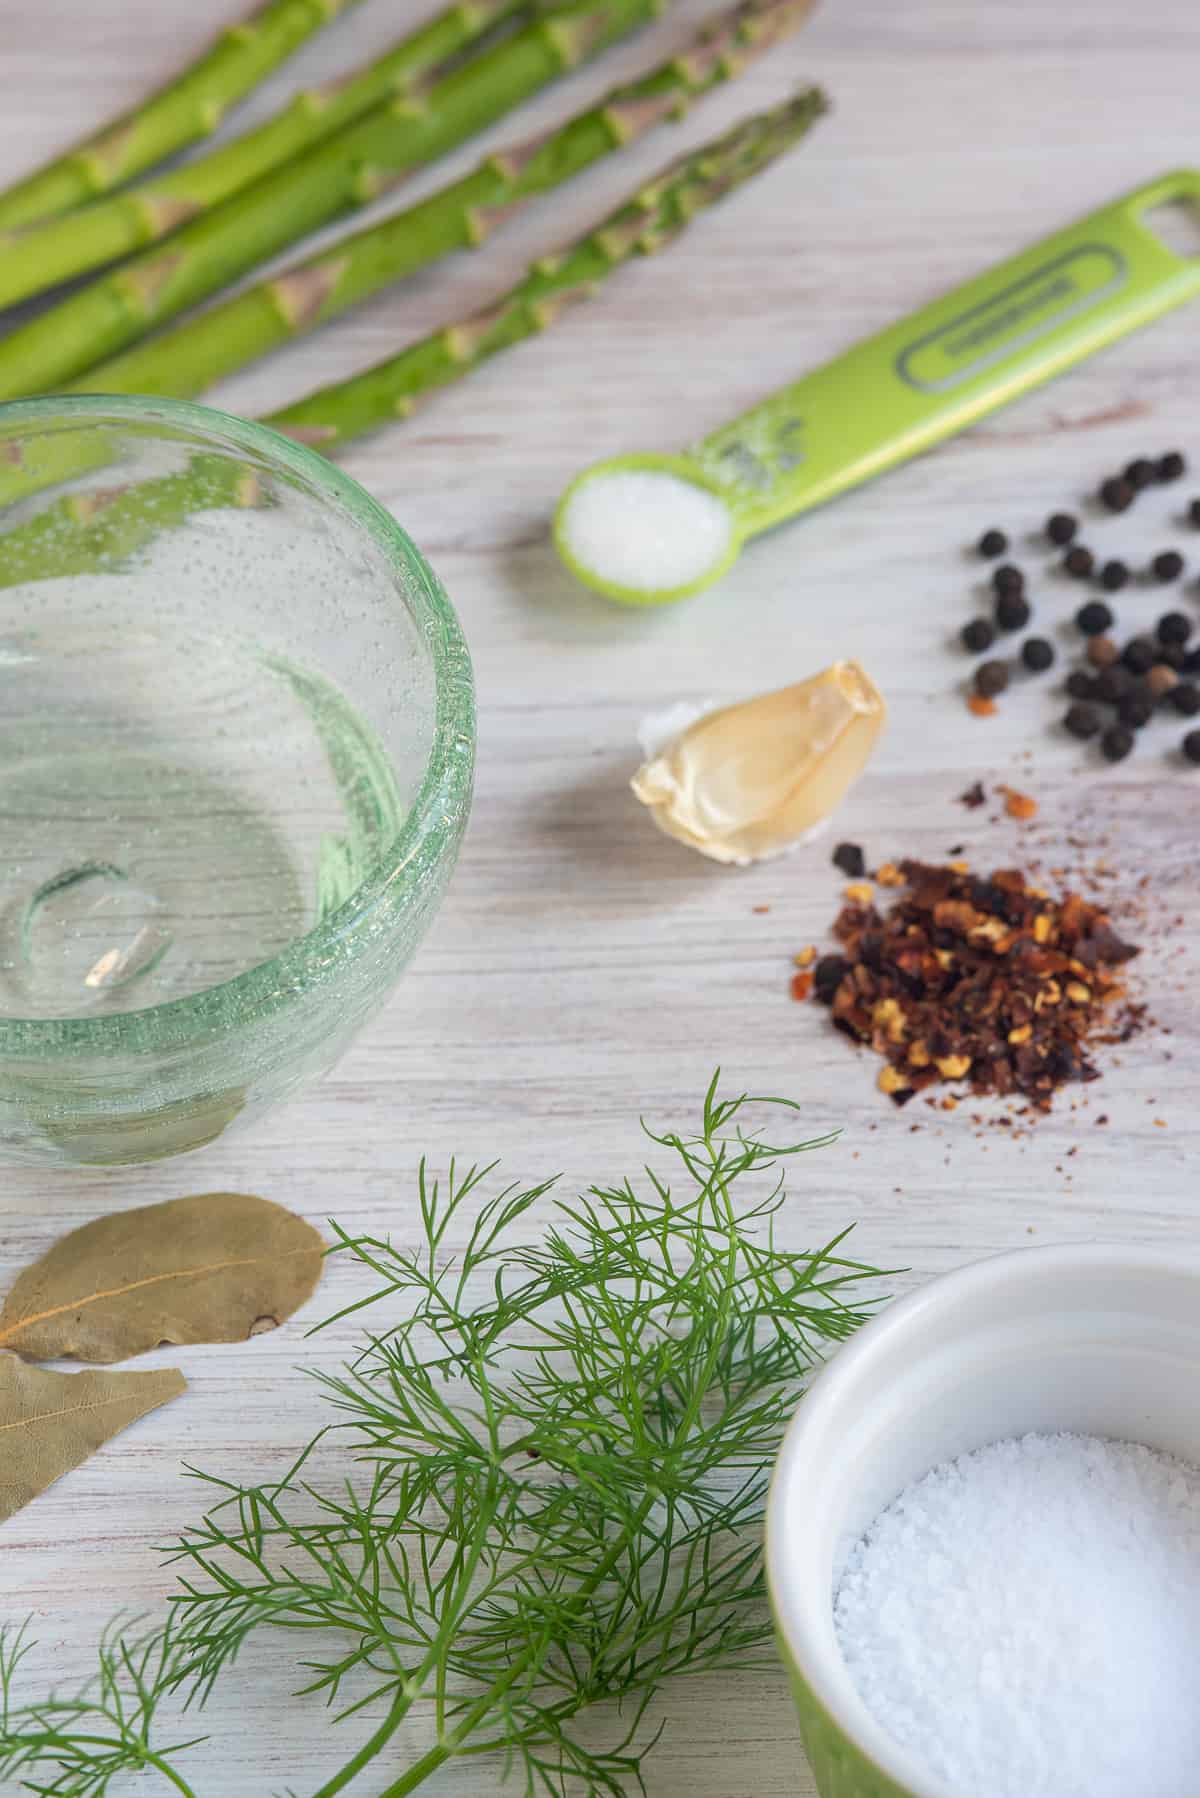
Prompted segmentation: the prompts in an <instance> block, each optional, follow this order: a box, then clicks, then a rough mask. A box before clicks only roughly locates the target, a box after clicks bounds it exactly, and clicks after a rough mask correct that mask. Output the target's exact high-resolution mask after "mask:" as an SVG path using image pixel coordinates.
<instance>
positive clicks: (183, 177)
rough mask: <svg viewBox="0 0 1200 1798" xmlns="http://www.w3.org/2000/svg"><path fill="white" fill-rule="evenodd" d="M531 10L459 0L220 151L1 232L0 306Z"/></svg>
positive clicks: (194, 210)
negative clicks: (44, 219)
mask: <svg viewBox="0 0 1200 1798" xmlns="http://www.w3.org/2000/svg"><path fill="white" fill-rule="evenodd" d="M524 5H525V0H455V4H453V5H451V6H448V7H446V8H445V10H444V11H443V12H440V13H438V14H436V16H435V17H434V18H432V19H430V20H429V22H428V23H427V24H425V25H422V26H421V27H420V28H419V29H418V30H417V31H414V32H412V33H411V34H410V35H409V36H407V37H405V38H402V39H401V40H400V42H399V43H397V44H394V45H393V46H392V48H391V49H390V50H388V51H386V52H385V53H384V54H383V55H382V56H380V57H379V58H378V59H377V60H376V61H374V62H372V63H370V64H369V65H368V66H367V67H366V68H364V69H361V70H359V71H358V72H357V73H356V74H354V75H351V76H349V77H346V76H343V77H341V78H339V79H338V80H336V81H331V82H329V83H328V84H327V85H326V86H324V87H319V88H313V89H309V90H308V91H307V92H304V93H299V94H297V95H296V96H295V97H294V98H293V99H292V100H291V101H290V102H289V103H288V105H287V106H285V107H284V108H283V110H282V111H281V112H278V113H276V114H275V116H274V118H270V119H268V120H267V121H266V123H265V124H263V125H259V126H257V127H256V128H255V129H254V130H253V131H248V132H246V133H245V135H244V136H242V137H239V138H236V139H235V140H234V141H233V142H232V143H230V144H226V145H225V146H224V147H223V148H222V149H220V150H212V151H210V152H209V154H208V155H207V156H203V157H201V158H199V159H198V160H197V161H195V162H189V163H186V164H185V165H184V167H183V168H180V169H171V170H170V171H169V172H168V173H167V174H165V175H158V176H155V177H153V178H152V179H150V180H149V181H145V182H142V183H140V184H139V185H138V186H137V187H134V188H128V189H126V191H125V192H124V193H120V194H114V195H113V196H112V197H111V198H109V199H106V200H99V201H97V202H96V204H95V205H93V206H86V207H84V208H82V210H80V211H78V212H73V213H71V214H70V216H69V217H68V218H56V219H51V220H49V221H47V222H46V223H44V224H42V225H39V226H36V227H34V228H33V229H26V230H23V231H15V232H10V233H7V234H6V233H0V306H11V305H13V304H14V303H15V302H16V301H17V300H24V299H28V298H29V296H30V295H31V294H35V293H41V292H43V291H44V290H45V289H46V288H48V287H54V286H56V285H57V284H58V283H59V282H60V281H67V280H70V279H71V278H72V277H73V276H75V275H84V274H87V273H88V272H89V271H90V270H91V269H95V268H100V267H101V266H102V265H103V264H104V263H106V262H115V261H116V260H117V258H118V257H121V256H127V255H130V254H131V253H132V252H133V251H134V250H140V249H142V248H144V247H145V245H147V244H152V243H156V242H157V241H158V240H159V239H160V238H163V237H166V236H168V235H169V234H170V232H172V231H174V230H175V229H176V227H177V226H179V225H181V224H184V223H185V222H186V221H187V220H188V219H191V218H195V217H196V216H197V214H199V213H202V212H207V211H208V210H209V209H210V208H211V207H213V206H217V205H219V204H220V202H221V201H222V200H224V199H227V198H228V197H229V195H230V194H233V193H237V192H239V191H240V190H241V189H242V188H243V187H249V186H250V184H251V183H252V182H254V181H257V180H258V179H259V177H260V176H262V175H265V174H266V173H267V171H268V170H269V169H273V168H278V167H279V166H280V165H281V164H283V163H286V162H289V161H290V160H291V159H292V157H294V156H298V155H300V154H301V152H302V151H304V150H307V149H309V148H311V146H312V145H313V144H316V143H320V142H322V141H323V140H324V139H325V138H328V137H332V136H333V134H334V133H335V132H336V131H340V130H341V128H342V126H343V125H346V124H348V123H349V122H350V121H351V120H352V119H356V118H359V117H361V115H362V114H363V113H364V112H367V111H369V110H370V108H371V107H372V106H376V105H378V104H379V102H380V101H381V100H383V99H386V98H387V97H388V96H389V95H391V94H395V93H398V92H400V91H401V90H402V89H403V88H404V87H405V86H406V84H407V83H409V82H410V81H413V80H415V79H416V78H417V77H419V76H422V75H426V74H428V73H429V71H430V70H431V69H434V68H436V67H437V65H438V64H439V63H442V62H445V61H446V59H447V58H448V57H450V56H452V55H454V54H455V53H456V52H457V51H459V50H462V49H463V48H465V47H466V46H467V45H468V44H470V43H472V42H473V41H474V40H475V39H476V38H477V37H479V36H480V35H481V34H482V33H483V32H484V31H486V30H488V29H489V27H491V26H492V25H495V24H498V23H499V22H500V21H501V20H502V19H505V18H507V17H509V15H510V14H513V13H516V12H518V11H520V10H522V9H523V7H524Z"/></svg>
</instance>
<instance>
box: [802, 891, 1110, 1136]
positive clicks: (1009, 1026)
mask: <svg viewBox="0 0 1200 1798" xmlns="http://www.w3.org/2000/svg"><path fill="white" fill-rule="evenodd" d="M901 870H902V872H903V874H904V877H905V879H906V881H907V883H908V889H907V891H906V892H905V893H904V894H903V895H902V896H901V897H900V898H898V899H897V900H896V901H895V902H894V903H893V905H892V906H891V909H890V910H888V911H887V912H879V911H876V910H875V908H874V907H871V908H870V909H869V910H866V911H863V910H861V909H859V908H858V907H848V908H846V909H844V910H843V911H842V912H841V914H840V916H839V917H838V919H837V922H836V923H835V925H834V935H835V936H836V938H837V940H838V942H839V943H840V944H841V946H842V949H843V952H844V957H843V963H842V965H843V966H844V968H845V970H846V971H845V973H844V974H843V976H842V978H841V979H840V980H839V981H838V983H837V985H836V986H835V987H834V988H833V991H832V993H830V991H829V983H828V982H825V983H822V982H821V981H820V979H819V976H818V979H817V980H816V981H814V985H816V986H817V988H818V993H819V996H821V997H824V998H825V1003H826V1004H827V1005H828V1006H829V1009H830V1014H831V1018H832V1022H833V1023H834V1025H835V1026H836V1027H837V1029H839V1030H840V1031H842V1032H843V1034H844V1035H846V1036H848V1037H850V1038H851V1039H852V1040H853V1041H855V1042H861V1043H868V1044H870V1046H871V1047H872V1048H873V1049H875V1050H876V1051H877V1052H878V1053H879V1054H880V1055H881V1056H882V1057H883V1058H884V1066H883V1069H882V1071H881V1074H880V1077H879V1080H878V1082H877V1084H878V1085H879V1087H880V1089H881V1091H883V1092H885V1093H887V1094H888V1095H889V1097H890V1098H891V1099H892V1100H893V1102H894V1103H895V1104H896V1105H904V1104H905V1103H907V1101H908V1100H910V1099H911V1098H912V1097H913V1095H914V1094H915V1093H916V1092H919V1091H922V1090H924V1089H926V1088H928V1087H930V1086H933V1085H934V1084H935V1083H937V1082H938V1081H947V1080H954V1081H958V1080H962V1081H967V1082H969V1084H970V1086H971V1087H972V1089H973V1090H974V1091H975V1092H977V1093H999V1094H1001V1095H1004V1094H1008V1093H1020V1094H1022V1095H1024V1097H1025V1098H1026V1099H1028V1100H1029V1101H1030V1103H1031V1107H1032V1108H1033V1109H1034V1110H1036V1111H1047V1110H1049V1108H1050V1105H1051V1102H1052V1100H1053V1096H1054V1094H1055V1092H1056V1091H1057V1089H1058V1088H1059V1087H1061V1086H1063V1085H1064V1084H1065V1083H1066V1082H1068V1081H1075V1080H1081V1081H1087V1080H1094V1079H1096V1078H1097V1072H1098V1070H1097V1069H1096V1067H1095V1066H1094V1065H1093V1063H1092V1061H1091V1060H1090V1047H1091V1044H1092V1043H1093V1042H1095V1041H1099V1040H1103V1039H1104V1038H1111V1037H1112V1036H1113V1034H1114V1031H1115V1030H1119V1031H1120V1032H1121V1033H1122V1035H1124V1034H1126V1033H1127V1034H1129V1035H1132V1034H1133V1033H1134V1031H1136V1029H1137V1028H1138V1027H1139V1024H1140V1022H1141V1013H1140V1012H1139V1011H1138V1010H1137V1009H1135V1008H1131V1007H1129V1006H1128V1003H1127V1002H1126V1005H1125V1009H1124V1012H1123V1013H1121V1014H1118V1017H1117V1018H1114V1017H1113V1010H1112V1008H1113V1006H1114V1005H1116V1004H1118V1003H1120V1000H1121V984H1122V983H1121V980H1120V974H1119V970H1120V968H1121V966H1122V965H1123V964H1124V963H1125V962H1127V961H1129V960H1130V959H1132V957H1133V956H1135V955H1136V954H1137V953H1138V951H1137V949H1136V948H1135V947H1134V945H1132V944H1130V943H1125V942H1122V940H1121V939H1120V937H1118V936H1117V934H1116V932H1115V931H1114V929H1113V927H1112V923H1111V920H1110V919H1109V917H1108V916H1107V914H1106V913H1104V912H1103V911H1101V910H1100V908H1099V907H1098V906H1095V905H1092V904H1089V903H1088V902H1087V901H1086V900H1084V899H1082V898H1081V897H1080V896H1079V895H1078V894H1075V893H1067V894H1065V895H1064V896H1063V897H1062V898H1061V899H1054V898H1051V897H1050V896H1049V895H1048V894H1046V893H1042V892H1036V891H1034V890H1032V889H1031V888H1030V887H1028V886H1027V885H1026V881H1025V876H1024V874H1022V873H1021V872H1020V871H1019V870H1014V869H1008V870H1000V871H999V872H997V873H994V874H993V875H992V876H991V878H990V879H981V878H980V877H978V876H976V875H973V874H972V873H971V872H970V871H969V869H963V868H956V867H932V866H929V865H927V864H924V863H921V862H913V861H906V862H903V863H902V864H901ZM818 965H820V964H818ZM1080 968H1082V969H1083V970H1084V971H1083V972H1082V973H1076V972H1075V970H1078V969H1080ZM1068 985H1069V986H1070V988H1071V989H1072V990H1071V991H1070V992H1068ZM1068 1001H1069V1002H1068Z"/></svg>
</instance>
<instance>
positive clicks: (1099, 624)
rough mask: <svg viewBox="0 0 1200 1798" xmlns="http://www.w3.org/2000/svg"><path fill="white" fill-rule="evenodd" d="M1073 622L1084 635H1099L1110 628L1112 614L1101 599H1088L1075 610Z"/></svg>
mask: <svg viewBox="0 0 1200 1798" xmlns="http://www.w3.org/2000/svg"><path fill="white" fill-rule="evenodd" d="M1075 623H1076V625H1077V627H1078V628H1079V629H1080V630H1081V631H1082V632H1083V634H1084V636H1085V637H1099V636H1102V635H1103V634H1104V632H1105V631H1107V630H1111V628H1112V623H1113V615H1112V613H1111V612H1110V611H1109V609H1108V607H1107V606H1106V605H1105V603H1104V601H1103V600H1102V599H1089V600H1088V602H1087V604H1086V605H1085V606H1080V608H1079V610H1078V611H1077V612H1076V614H1075Z"/></svg>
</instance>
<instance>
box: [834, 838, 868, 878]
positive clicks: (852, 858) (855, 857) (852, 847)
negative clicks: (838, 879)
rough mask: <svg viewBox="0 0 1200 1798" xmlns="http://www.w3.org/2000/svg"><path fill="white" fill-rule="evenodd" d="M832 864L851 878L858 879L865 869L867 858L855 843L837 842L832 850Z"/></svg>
mask: <svg viewBox="0 0 1200 1798" xmlns="http://www.w3.org/2000/svg"><path fill="white" fill-rule="evenodd" d="M833 865H834V867H835V868H840V869H841V871H842V873H843V874H845V875H847V876H848V877H849V879H851V880H858V879H859V878H860V876H861V875H863V874H865V873H866V871H867V858H866V856H865V855H864V854H863V852H862V850H861V849H860V848H859V846H858V844H857V843H839V844H838V846H837V848H836V849H835V850H834V852H833Z"/></svg>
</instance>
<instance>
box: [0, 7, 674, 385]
mask: <svg viewBox="0 0 1200 1798" xmlns="http://www.w3.org/2000/svg"><path fill="white" fill-rule="evenodd" d="M327 3H328V0H327ZM669 4H670V0H549V3H547V4H545V5H544V6H543V9H542V11H541V13H540V15H539V17H538V18H537V19H535V20H534V21H533V22H532V23H531V24H529V25H526V26H525V27H524V28H523V29H522V30H520V31H517V32H515V33H514V34H513V35H512V36H511V37H509V38H506V39H504V40H503V41H502V42H500V43H498V44H496V45H494V46H493V47H492V48H490V49H487V50H484V51H483V52H481V54H480V55H479V56H477V57H474V58H472V59H471V60H470V61H468V62H467V63H465V64H464V65H463V66H462V67H461V68H456V69H454V70H452V71H451V73H449V74H447V75H445V76H444V77H442V78H441V79H440V80H436V81H432V82H430V83H428V84H425V85H418V86H414V87H412V88H410V89H408V90H407V91H406V92H405V93H403V94H401V95H399V96H397V97H395V98H392V99H389V100H385V101H383V102H382V103H381V104H380V105H379V106H376V107H373V108H372V110H371V111H370V112H367V113H364V114H363V116H362V117H361V118H360V119H357V120H355V121H353V122H352V123H351V124H349V125H347V126H345V127H344V128H343V129H342V130H341V131H339V132H337V133H336V135H335V136H333V137H331V138H328V139H327V140H326V141H325V142H324V143H321V144H317V145H315V146H314V147H313V148H312V149H311V150H309V151H308V152H307V154H306V155H303V156H301V157H299V158H298V159H297V160H296V161H295V162H291V163H287V164H285V165H284V166H283V167H282V168H278V169H273V170H271V171H270V172H269V173H268V174H266V175H264V176H263V178H262V180H260V181H256V182H255V183H254V185H253V186H252V187H247V188H243V189H242V191H241V192H240V193H236V194H233V195H231V196H230V198H229V199H228V200H225V201H224V202H223V203H222V204H221V205H219V206H215V207H214V208H213V209H212V210H211V211H210V212H207V213H204V214H202V215H201V216H200V217H199V218H195V219H193V220H192V221H191V223H190V224H186V225H183V226H182V227H181V228H180V229H179V230H178V231H177V232H176V233H175V234H174V236H173V237H171V238H170V239H169V240H168V241H167V242H166V243H165V244H162V245H159V246H156V247H155V248H154V249H151V250H145V251H143V252H142V254H141V255H140V256H135V257H134V258H133V260H132V261H130V262H127V263H124V264H122V265H121V266H120V267H119V268H117V269H115V270H113V271H112V272H111V273H110V274H107V275H102V276H101V277H100V278H99V279H98V280H96V281H93V282H92V283H91V285H90V286H88V287H85V288H83V289H82V290H81V291H80V292H78V293H75V294H72V295H71V296H70V297H69V298H67V299H65V300H62V301H61V302H60V303H59V304H58V305H57V306H52V307H51V308H50V310H49V311H47V312H43V313H42V314H41V315H40V316H39V317H37V318H35V319H31V320H30V321H29V323H28V324H26V325H24V326H22V327H21V328H20V329H18V330H16V331H13V332H12V333H11V334H10V335H9V336H8V337H7V338H5V339H4V341H3V342H2V343H0V399H16V398H19V397H21V396H22V395H24V394H33V393H45V392H49V391H51V390H53V389H55V388H58V387H61V386H62V384H63V383H64V382H65V381H69V380H71V379H72V378H73V377H74V376H75V375H79V374H82V373H83V372H84V370H85V369H88V368H92V367H94V366H95V364H96V363H97V362H100V361H103V360H106V359H107V358H108V357H110V356H114V355H116V354H117V352H118V351H119V350H122V349H124V348H125V346H126V345H127V344H130V343H133V342H135V341H136V340H137V339H138V338H140V337H143V336H145V334H146V333H147V332H148V331H150V330H152V329H153V328H154V327H155V326H156V325H160V324H164V323H165V322H166V321H167V320H168V319H171V318H174V317H175V316H176V315H177V314H178V313H180V312H182V311H183V310H184V309H185V307H188V306H191V305H194V304H195V303H196V302H197V301H198V300H202V299H204V298H205V297H206V296H207V295H208V294H210V293H215V292H216V291H217V290H218V289H219V288H222V287H225V286H228V284H229V283H230V282H231V281H235V280H236V279H237V278H238V276H239V275H243V274H245V272H246V271H247V269H251V268H254V267H256V266H257V264H258V263H260V262H264V261H265V260H266V259H267V258H268V257H270V256H274V255H275V254H277V252H278V251H280V250H284V249H286V248H287V246H288V245H289V244H291V243H295V241H296V240H297V238H300V237H306V236H307V235H308V233H309V232H310V231H315V230H317V229H318V227H319V226H321V225H325V224H328V223H329V222H330V220H332V219H335V218H338V217H340V216H341V215H342V214H343V213H345V212H348V211H351V210H352V209H353V208H354V207H356V206H364V205H366V203H367V202H368V201H369V200H374V199H377V198H378V197H379V195H380V194H382V193H384V192H386V191H387V189H388V188H390V187H392V186H394V185H395V184H396V182H398V181H400V180H402V179H403V178H404V176H405V175H408V174H410V173H411V172H412V171H413V170H414V169H415V168H419V167H421V166H422V165H423V164H425V163H427V162H431V161H432V160H433V159H434V158H435V157H437V156H440V155H442V154H443V153H444V152H445V151H446V150H449V149H451V148H453V146H454V145H455V144H459V143H461V142H462V141H463V140H464V139H465V138H468V137H470V136H472V135H473V134H474V133H475V132H477V131H481V130H483V128H484V127H485V126H486V125H490V124H491V123H492V122H493V120H495V119H498V118H499V117H501V115H502V114H503V113H505V112H507V111H509V109H510V108H511V107H514V106H519V105H520V104H521V102H522V101H524V100H527V99H529V98H530V96H531V95H532V94H535V93H537V92H538V90H539V89H540V88H543V87H545V86H547V85H548V84H549V83H550V82H551V81H554V80H555V79H556V78H557V77H558V76H560V75H562V74H564V73H565V72H566V70H568V69H572V68H575V67H577V66H578V65H579V64H581V63H583V62H585V61H587V60H588V59H589V58H590V57H592V56H596V55H598V54H599V52H600V51H601V50H604V49H606V48H607V47H608V45H609V44H611V43H613V42H614V41H615V40H616V39H617V38H619V37H622V36H624V34H625V33H626V32H628V31H631V30H633V29H634V27H635V26H638V25H642V24H645V23H646V21H647V20H649V19H651V18H653V17H655V16H656V15H657V14H658V13H660V12H662V11H664V10H665V8H666V6H668V5H669Z"/></svg>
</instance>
